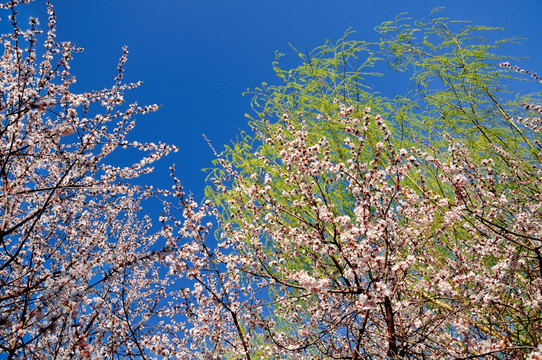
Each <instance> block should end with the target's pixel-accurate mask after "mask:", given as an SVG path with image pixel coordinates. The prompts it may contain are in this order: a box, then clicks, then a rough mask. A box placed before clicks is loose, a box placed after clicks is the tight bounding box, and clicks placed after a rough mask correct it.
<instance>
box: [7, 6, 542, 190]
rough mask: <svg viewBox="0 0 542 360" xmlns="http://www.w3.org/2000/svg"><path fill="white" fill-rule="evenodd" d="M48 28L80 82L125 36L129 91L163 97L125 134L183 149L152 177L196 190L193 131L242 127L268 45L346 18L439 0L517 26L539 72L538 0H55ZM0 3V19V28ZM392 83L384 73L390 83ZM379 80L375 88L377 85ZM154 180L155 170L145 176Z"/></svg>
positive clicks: (339, 31)
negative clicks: (69, 52)
mask: <svg viewBox="0 0 542 360" xmlns="http://www.w3.org/2000/svg"><path fill="white" fill-rule="evenodd" d="M52 2H53V4H54V6H55V9H56V13H57V17H58V33H57V34H58V39H59V40H70V41H73V42H75V43H77V45H79V46H81V47H84V48H85V50H86V51H85V52H84V53H83V54H79V55H78V56H77V57H76V59H75V61H74V62H73V63H72V70H73V73H74V74H76V75H77V76H78V86H80V87H81V89H87V90H90V89H102V88H104V87H106V86H111V84H112V82H113V80H112V79H113V77H114V76H115V71H116V64H117V61H118V58H119V56H120V55H121V48H122V46H123V45H128V47H129V51H130V56H129V61H128V64H127V66H126V70H127V71H126V77H127V79H128V80H131V81H137V80H142V81H143V82H144V84H143V86H142V87H141V88H140V89H138V90H136V91H133V92H132V94H131V95H130V96H129V98H128V99H129V100H137V101H138V102H139V103H140V104H148V103H157V104H159V105H162V108H161V109H160V111H159V112H158V113H156V114H151V115H149V116H145V117H141V121H140V122H139V124H138V126H137V128H136V131H135V133H134V136H135V137H136V138H138V140H140V141H141V140H143V141H154V142H157V141H159V140H162V141H164V142H168V143H174V144H176V145H177V146H179V147H180V148H181V151H180V152H179V153H177V154H174V155H171V156H169V157H168V158H166V159H165V160H162V166H161V167H158V169H157V174H156V176H157V177H158V180H159V183H160V185H162V186H168V187H169V185H170V183H169V179H168V178H167V174H168V172H167V167H168V166H169V164H171V163H172V162H175V163H176V168H177V170H178V174H179V176H180V177H181V180H182V181H183V183H184V185H185V187H186V188H187V189H188V190H190V191H192V192H194V193H195V194H196V197H197V198H201V196H202V193H203V188H204V183H203V181H204V174H203V173H202V172H201V169H202V168H204V167H207V166H209V164H210V161H211V160H212V159H213V154H212V153H211V151H210V149H209V148H208V147H207V145H206V143H205V141H204V140H203V138H202V136H201V134H203V133H205V134H207V135H208V137H209V138H210V139H211V140H212V142H213V144H214V146H215V147H216V148H217V149H221V148H222V145H223V144H224V143H227V142H229V141H230V140H231V139H233V138H235V136H236V135H237V134H238V133H239V131H240V130H241V129H246V119H245V117H244V114H245V113H248V112H250V104H249V101H250V98H249V97H243V96H242V95H241V93H242V92H243V91H245V90H246V89H247V88H253V87H255V86H258V85H259V84H260V83H261V82H262V81H265V82H268V83H274V82H275V77H274V74H273V71H272V66H271V62H272V61H273V60H274V53H275V50H279V51H281V52H284V53H287V54H288V56H287V57H286V58H285V61H286V62H290V63H292V64H296V62H297V61H298V58H297V56H296V55H295V54H293V53H292V52H289V45H288V44H289V43H291V44H293V45H294V46H296V47H297V48H299V49H304V48H307V49H309V50H310V49H312V48H314V47H316V46H318V45H320V44H322V43H323V42H324V41H325V39H331V40H333V41H334V40H336V39H338V38H339V37H341V36H342V35H343V34H344V32H345V30H346V29H347V28H349V27H351V28H352V29H353V30H355V31H356V35H355V36H354V37H353V38H358V39H363V40H368V41H376V40H378V35H377V34H376V33H375V32H374V30H373V29H374V27H375V26H376V25H378V24H380V23H381V22H382V21H385V20H392V19H393V18H395V16H396V15H397V14H398V13H400V12H409V13H410V15H411V16H412V17H414V18H416V19H421V18H425V19H427V18H428V17H429V14H430V12H431V10H432V9H433V8H435V7H439V6H444V7H445V8H446V10H445V11H444V12H443V13H442V16H446V17H449V18H452V19H458V20H470V21H472V22H473V23H474V24H477V25H489V26H502V27H505V28H506V29H507V31H506V32H505V33H503V37H505V36H525V37H527V38H529V40H527V41H526V42H525V43H524V45H521V46H515V47H511V48H509V51H508V52H509V53H513V54H516V55H518V56H529V57H531V60H528V61H526V62H524V63H522V64H521V65H523V66H524V67H526V68H530V69H533V70H535V71H538V72H539V73H541V72H542V46H541V45H542V22H541V21H540V16H541V15H542V0H525V1H505V0H454V1H444V0H440V1H439V0H432V1H430V0H420V1H417V0H410V1H406V0H401V1H399V0H380V1H376V0H375V1H366V0H327V1H324V0H311V1H309V0H272V1H271V0H258V1H257V0H228V1H224V0H154V1H149V0H144V1H143V0H92V1H88V0H87V1H82V0H53V1H52ZM44 3H45V1H43V0H38V1H37V2H36V3H34V4H33V5H27V6H26V8H25V11H24V12H23V13H24V14H25V15H28V14H32V15H35V16H38V17H39V18H40V20H41V23H42V24H43V25H46V23H47V18H46V14H45V12H44ZM6 17H7V13H3V14H2V22H1V23H0V29H2V32H3V31H5V29H6V26H7V24H8V22H7V18H6ZM391 85H393V84H391ZM382 90H383V91H384V90H385V89H382ZM152 182H153V183H156V182H157V181H156V180H154V179H153V180H152Z"/></svg>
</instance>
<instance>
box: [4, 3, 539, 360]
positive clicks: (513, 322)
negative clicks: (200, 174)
mask: <svg viewBox="0 0 542 360" xmlns="http://www.w3.org/2000/svg"><path fill="white" fill-rule="evenodd" d="M25 2H27V1H11V2H8V3H4V4H2V5H1V8H2V11H8V12H10V14H11V16H10V21H11V25H12V28H13V32H12V33H10V34H6V35H3V37H2V39H3V41H4V52H3V55H2V57H1V58H0V64H1V65H0V93H1V97H0V116H1V118H0V121H1V122H2V126H1V128H0V135H1V138H0V139H1V142H0V147H1V151H0V178H1V180H0V181H1V186H2V192H1V198H0V201H1V202H2V207H1V208H0V209H1V210H0V211H1V213H0V214H1V226H0V238H1V241H2V249H1V251H0V281H1V283H0V289H1V292H0V348H1V352H2V355H4V354H5V358H6V359H16V358H20V359H27V358H28V359H44V358H45V359H72V358H73V359H85V358H92V359H112V358H127V359H151V358H153V359H154V358H156V359H165V358H167V359H170V358H172V359H173V358H174V359H194V358H197V359H476V358H479V359H490V358H497V359H524V358H528V359H537V358H542V346H541V345H540V344H541V339H540V334H541V333H542V326H541V324H542V321H541V313H542V254H541V251H542V222H541V216H542V210H541V208H540V206H541V205H540V204H541V199H540V196H541V195H540V189H541V187H542V184H541V181H542V180H541V178H542V177H541V171H542V167H541V163H540V156H541V155H540V150H541V149H540V146H541V145H540V138H539V137H540V136H539V130H540V128H541V127H540V126H541V125H540V118H539V117H540V113H542V107H541V106H540V105H539V100H538V99H537V98H536V97H533V96H528V95H527V96H525V97H519V100H517V99H515V98H514V100H510V96H508V95H507V93H506V91H505V89H506V87H505V86H504V85H505V84H504V83H503V82H502V79H505V80H508V78H512V77H514V76H518V75H524V74H527V75H531V77H532V78H534V80H536V81H540V78H539V77H538V75H536V74H534V73H532V72H529V71H525V70H521V69H519V68H516V67H514V66H512V65H510V64H509V63H507V62H505V60H504V58H503V57H501V56H498V55H496V54H495V53H494V51H493V50H494V49H495V48H496V47H497V45H496V44H490V43H484V42H483V41H482V40H480V38H479V37H478V36H477V34H478V32H479V31H482V30H483V31H486V30H489V29H488V28H484V27H474V26H465V27H460V28H458V29H456V31H453V30H452V28H453V24H454V23H450V22H447V21H446V20H445V19H441V18H435V19H434V20H433V21H431V22H429V23H426V24H424V23H422V22H417V23H415V24H414V25H412V24H410V23H408V22H405V21H404V19H401V18H398V19H396V21H394V22H388V23H384V24H383V25H382V26H381V27H380V29H379V31H380V32H381V34H382V41H381V44H379V45H378V47H376V45H375V44H369V43H365V42H360V41H351V40H348V38H344V39H341V40H340V41H339V42H337V43H336V44H331V43H326V44H325V45H323V46H321V47H319V48H317V49H316V50H315V51H314V52H312V53H310V54H301V55H302V56H303V57H304V60H305V61H304V63H303V64H302V65H301V66H299V67H297V68H294V69H290V70H283V69H281V68H280V67H279V63H278V60H277V62H276V63H275V64H274V66H275V70H276V72H277V75H278V76H279V78H280V79H281V80H282V82H283V83H282V85H280V86H267V85H263V86H262V88H261V89H256V90H255V91H254V95H255V97H254V101H253V105H254V109H255V110H256V112H257V116H256V117H255V118H254V119H252V120H251V122H250V124H251V126H252V128H253V133H252V134H251V135H247V134H243V136H242V137H241V139H240V140H239V141H237V142H234V143H233V144H232V145H231V146H229V147H227V148H226V150H225V151H223V152H221V153H217V160H216V169H214V171H213V172H212V173H211V174H210V177H211V178H212V182H213V187H210V188H209V189H208V192H207V199H206V200H204V201H203V202H202V203H198V202H196V201H195V199H193V198H192V197H191V196H190V195H187V194H186V193H185V191H184V189H183V187H182V185H181V181H180V180H179V179H177V177H176V176H175V169H174V167H172V168H171V172H172V179H173V188H172V189H170V190H164V189H157V190H154V189H152V188H151V187H144V186H137V185H135V184H133V180H134V179H136V178H138V177H140V176H142V175H143V174H146V173H148V172H150V171H151V170H152V167H151V165H152V163H153V162H154V161H156V160H158V159H160V158H161V157H162V156H164V155H166V154H168V153H169V152H171V151H173V150H175V148H174V147H172V146H167V145H164V144H157V145H156V144H142V143H139V142H135V141H128V140H127V134H128V133H129V131H130V130H131V129H132V128H133V127H134V125H135V123H134V118H135V117H137V116H139V115H142V114H145V113H147V112H149V111H154V110H156V106H154V105H152V106H143V107H140V106H138V105H137V104H130V105H128V104H125V102H124V99H123V94H124V92H125V91H127V90H130V89H132V88H134V87H136V86H138V84H125V83H124V82H123V66H124V63H125V61H126V56H127V51H126V49H125V50H124V52H123V55H122V57H121V60H120V63H119V67H118V75H117V77H116V78H115V79H114V85H113V87H111V88H110V89H105V90H102V91H93V92H86V93H76V92H74V91H73V83H74V81H75V78H74V76H73V75H72V74H71V72H70V67H69V64H70V61H71V59H72V56H73V55H74V54H76V53H77V52H79V51H80V49H79V48H77V47H76V46H75V45H73V44H71V43H69V42H57V41H56V40H55V17H54V12H53V9H52V7H51V6H49V8H48V14H49V19H48V24H47V26H46V28H47V32H46V33H44V34H43V33H42V32H41V30H40V26H39V22H38V20H37V19H33V18H32V19H30V21H29V23H28V25H21V24H20V23H19V22H18V16H17V10H16V9H17V7H18V6H19V5H20V4H21V3H25ZM418 34H420V35H422V36H421V37H420V39H417V36H419V35H418ZM40 44H43V46H41V45H40ZM382 58H384V59H386V60H387V61H388V62H389V64H391V65H392V67H394V68H395V69H397V70H402V71H412V73H413V74H414V75H413V82H414V84H415V85H416V86H415V87H414V88H415V89H416V90H415V91H414V92H413V93H409V94H407V95H405V96H403V97H398V98H396V99H387V98H385V97H383V96H378V95H376V94H375V92H374V90H373V89H371V88H369V87H368V86H366V85H365V84H367V83H370V81H368V79H370V78H371V77H373V76H374V75H377V74H376V72H375V67H376V66H378V62H379V59H382ZM498 64H500V66H498ZM124 148H131V149H136V150H142V151H146V156H144V157H142V158H141V159H140V160H138V161H137V162H135V163H134V164H128V165H118V164H115V163H114V162H113V161H112V160H111V157H110V155H111V154H112V153H113V152H118V151H122V149H124ZM151 196H152V197H155V196H157V197H158V198H159V199H160V200H162V202H163V204H164V208H163V212H162V214H161V216H160V218H159V221H160V223H161V226H160V229H159V230H156V231H155V230H153V229H152V228H151V225H153V224H152V221H151V218H150V217H146V216H144V215H143V214H142V213H141V207H142V202H143V201H145V200H146V199H147V198H149V197H151ZM213 228H214V230H213Z"/></svg>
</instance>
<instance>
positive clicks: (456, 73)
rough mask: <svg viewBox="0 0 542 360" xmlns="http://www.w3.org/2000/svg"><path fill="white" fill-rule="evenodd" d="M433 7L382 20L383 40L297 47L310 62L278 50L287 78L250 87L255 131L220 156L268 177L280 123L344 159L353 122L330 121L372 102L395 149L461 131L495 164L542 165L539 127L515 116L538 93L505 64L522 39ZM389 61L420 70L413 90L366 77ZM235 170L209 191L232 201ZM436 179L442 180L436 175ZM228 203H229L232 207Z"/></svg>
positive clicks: (436, 142) (219, 172)
mask: <svg viewBox="0 0 542 360" xmlns="http://www.w3.org/2000/svg"><path fill="white" fill-rule="evenodd" d="M437 10H439V9H437ZM431 15H432V19H431V21H429V22H423V21H412V20H411V19H410V18H407V17H404V16H403V15H399V16H398V17H397V18H396V19H395V20H394V21H388V22H385V23H383V24H382V25H380V26H379V27H377V28H376V30H377V31H378V32H379V33H380V34H381V35H382V38H381V40H380V43H368V42H365V41H357V40H349V38H351V37H352V36H353V35H352V32H350V31H348V32H347V33H346V34H345V36H344V37H343V38H341V39H339V40H338V41H337V42H336V43H335V44H333V43H331V42H330V41H327V42H326V43H325V44H324V45H322V46H320V47H317V48H316V49H314V50H313V51H312V52H310V53H303V52H300V51H297V50H296V49H294V51H296V52H297V54H298V55H299V57H300V58H301V59H302V60H303V63H302V65H300V66H298V67H295V68H293V69H289V70H285V69H282V68H281V67H280V66H279V59H280V57H281V56H282V55H283V54H280V53H277V59H276V61H275V62H274V63H273V66H274V69H275V72H276V74H277V76H278V78H279V79H280V81H281V82H282V84H280V85H268V84H266V83H263V84H262V86H261V87H258V88H256V89H254V90H253V91H249V92H248V94H251V95H253V98H252V108H253V110H254V112H255V113H256V116H254V117H253V116H250V115H247V117H248V118H249V119H250V122H249V124H250V126H251V127H252V128H253V130H254V131H255V134H254V135H248V134H246V133H243V134H241V137H240V139H238V141H236V142H234V143H232V144H231V145H230V146H226V149H225V150H224V152H223V153H222V154H221V158H222V159H227V162H228V164H229V165H228V166H229V167H231V168H232V169H235V171H236V172H237V175H238V177H239V178H246V177H247V176H250V175H252V174H260V175H262V177H261V178H262V179H263V173H264V172H265V171H266V170H269V166H268V165H267V164H268V163H269V161H273V159H276V158H277V154H276V151H277V148H276V147H274V146H271V145H270V144H269V143H266V140H267V139H268V134H270V133H274V132H275V130H276V129H278V128H280V129H281V130H282V131H283V132H284V137H285V138H292V136H293V134H294V133H295V132H296V131H298V130H300V129H302V128H303V129H304V130H305V131H307V134H308V136H309V137H310V138H311V139H312V140H313V142H317V141H318V140H319V139H320V138H322V137H323V136H325V137H326V138H328V139H329V140H330V148H331V152H330V157H331V160H332V161H335V162H341V161H343V160H344V158H345V157H344V153H343V152H344V146H343V145H344V144H343V142H342V139H343V137H344V135H345V134H347V133H349V131H354V130H353V129H350V128H348V127H346V126H344V124H341V123H338V122H333V121H329V119H330V118H332V117H333V116H335V114H337V113H340V112H341V111H344V110H347V111H349V112H351V113H352V116H358V117H359V118H360V119H362V120H363V117H364V109H366V108H370V109H371V113H373V114H380V115H381V116H382V117H383V118H384V119H385V121H386V123H387V125H388V126H389V128H390V130H391V132H392V134H393V139H392V140H393V143H394V148H395V149H400V148H407V149H409V148H411V147H416V148H419V147H420V146H421V147H422V148H423V147H426V148H427V150H428V151H430V152H432V153H433V155H434V156H436V157H438V155H439V154H440V153H442V152H443V151H444V150H445V149H446V148H447V146H448V144H449V141H450V139H454V140H459V141H461V142H463V143H464V144H465V145H466V146H467V148H468V149H469V150H470V151H471V156H473V157H474V158H475V159H482V158H487V157H494V158H497V159H500V161H497V163H496V164H495V167H496V169H499V168H500V167H502V166H505V167H507V166H508V164H507V160H506V159H504V158H502V157H501V155H500V151H501V149H502V150H504V151H507V152H508V153H510V154H513V155H515V156H516V157H517V160H518V161H520V162H521V163H522V164H523V165H524V166H530V165H533V164H536V163H539V161H540V159H539V155H538V146H537V144H535V143H533V138H532V135H529V134H528V133H525V132H524V131H523V130H521V129H520V128H519V127H518V126H517V125H516V124H515V123H514V122H513V121H512V118H513V117H514V116H516V115H517V113H518V110H519V109H520V105H522V104H525V103H527V102H528V101H529V100H531V99H532V95H528V94H524V95H523V96H519V95H516V96H512V93H513V91H510V90H508V88H507V85H508V84H510V83H511V81H510V80H514V81H518V80H520V79H519V78H517V77H514V76H513V75H510V72H507V71H506V70H507V69H502V67H500V66H499V63H500V62H502V61H503V60H505V59H508V60H509V59H511V58H512V57H510V56H504V55H500V54H499V50H500V49H501V48H502V46H503V45H504V44H511V43H515V42H517V41H518V39H517V38H512V39H502V40H498V41H495V42H490V41H489V40H487V39H486V38H484V37H483V35H484V34H485V33H488V32H490V34H492V35H493V33H492V32H496V31H499V30H502V29H500V28H494V27H485V26H474V25H469V24H467V23H465V22H459V21H451V20H448V19H446V18H441V17H434V16H436V15H437V11H433V12H432V14H431ZM454 29H457V30H454ZM383 61H387V63H388V64H389V65H390V67H391V68H392V69H393V70H396V71H403V72H410V73H411V74H412V75H411V85H410V87H409V89H408V90H407V91H406V93H405V94H404V95H400V96H396V97H395V98H387V97H384V96H380V95H378V92H377V91H376V89H373V88H371V87H370V86H369V85H367V84H369V83H372V82H373V80H374V78H376V77H382V76H383V74H382V73H381V72H378V71H377V69H382V66H381V63H382V62H383ZM512 84H515V82H514V83H512ZM337 100H338V101H337ZM341 106H342V108H341ZM285 120H288V121H289V123H293V124H295V125H294V126H293V128H292V127H291V126H290V127H289V126H285ZM367 126H369V127H370V126H371V125H370V124H369V123H367ZM370 130H371V129H369V131H368V132H367V134H368V137H367V139H366V144H365V149H366V150H367V149H369V150H370V149H373V150H374V146H375V144H376V143H377V142H379V141H381V140H383V139H381V138H378V132H371V131H370ZM367 145H368V146H367ZM365 156H366V158H367V160H370V159H372V158H373V157H374V154H373V152H372V151H367V153H366V155H365ZM427 171H430V170H429V169H428V170H427ZM230 175H231V174H226V172H224V170H223V168H215V169H213V170H212V171H211V172H210V175H209V177H210V178H211V179H212V180H213V182H214V183H215V185H218V186H217V187H215V188H214V189H213V188H211V187H209V188H208V189H207V196H208V197H210V198H211V199H212V200H214V201H215V202H216V203H217V204H222V205H226V202H227V197H228V195H227V194H228V193H227V192H222V191H216V189H219V190H220V189H222V190H223V189H224V188H223V187H222V186H224V185H226V183H227V182H228V181H229V180H231V178H230ZM271 175H272V174H271ZM412 176H413V177H412V181H413V183H414V184H416V183H418V182H419V179H417V178H416V175H414V174H413V175H412ZM431 181H433V185H434V186H438V184H436V183H434V181H436V179H435V178H434V177H433V179H432V180H431V179H430V180H429V182H431ZM234 183H235V181H234V182H233V184H234ZM219 184H220V185H219ZM440 191H441V192H445V190H444V189H440ZM223 208H224V209H226V211H227V209H228V206H223Z"/></svg>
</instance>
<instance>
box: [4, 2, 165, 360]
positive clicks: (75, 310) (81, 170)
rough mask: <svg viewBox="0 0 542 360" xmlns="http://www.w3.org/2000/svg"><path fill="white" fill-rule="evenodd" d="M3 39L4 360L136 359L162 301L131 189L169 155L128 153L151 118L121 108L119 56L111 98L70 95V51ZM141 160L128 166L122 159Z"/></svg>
mask: <svg viewBox="0 0 542 360" xmlns="http://www.w3.org/2000/svg"><path fill="white" fill-rule="evenodd" d="M24 2H26V1H11V2H7V3H4V4H1V5H0V9H1V10H0V11H2V12H4V13H5V12H9V14H10V16H9V19H10V23H11V26H12V30H13V31H12V32H11V33H10V34H4V35H2V42H3V48H4V50H3V53H2V55H1V57H0V121H1V125H0V188H1V191H0V203H1V206H0V242H1V250H0V353H1V354H2V355H0V358H2V359H74V358H78V359H84V358H91V357H92V358H96V359H97V358H104V359H105V358H113V357H122V358H141V356H144V354H145V353H147V352H148V351H147V350H144V349H143V345H142V344H141V340H142V339H143V337H142V333H144V332H145V329H143V327H142V326H143V324H146V323H147V321H148V319H149V318H150V317H151V316H152V314H153V312H154V307H155V306H156V304H157V303H158V301H159V299H160V291H163V289H162V290H161V288H160V280H159V279H157V276H156V275H157V274H156V273H153V272H154V271H155V270H153V269H154V267H152V266H149V264H153V263H155V260H156V259H155V257H156V255H155V253H154V252H153V251H151V247H152V245H153V244H154V243H155V241H156V239H157V235H153V234H152V233H151V232H150V231H149V227H150V220H149V219H147V218H145V217H143V216H141V215H138V214H139V209H140V201H141V200H142V199H144V198H146V197H148V196H149V195H150V194H151V189H150V188H145V187H139V186H135V185H131V184H130V180H131V179H134V178H137V177H139V176H140V175H142V174H145V173H147V172H149V171H151V170H152V168H151V167H150V166H149V165H150V164H151V163H152V162H154V161H156V160H157V159H159V158H161V157H162V156H164V155H165V154H167V153H169V152H170V151H172V150H174V148H173V147H171V146H166V145H163V144H158V145H155V144H140V143H137V142H128V141H127V140H126V135H127V134H128V132H129V131H130V130H131V129H132V128H133V126H134V117H137V116H138V115H141V114H145V113H147V112H149V111H154V110H156V106H155V105H152V106H144V107H140V106H138V105H137V104H131V105H125V104H124V100H123V94H124V92H125V91H127V90H130V89H132V88H134V87H136V86H138V84H124V83H123V66H124V63H125V61H126V56H127V51H126V49H124V52H123V54H122V57H121V59H120V63H119V66H118V75H117V77H116V78H115V81H114V85H113V87H112V88H110V89H105V90H101V91H93V92H86V93H75V92H73V91H72V90H71V87H72V85H73V83H74V82H75V77H74V76H73V75H72V74H71V73H70V66H69V64H70V60H71V59H72V56H73V55H74V54H75V53H77V52H79V51H80V49H78V48H77V47H76V46H75V45H74V44H72V43H69V42H57V41H56V40H55V16H54V13H53V9H52V7H51V6H49V20H48V25H47V28H48V30H47V32H46V33H45V34H43V33H42V31H41V30H40V27H39V22H38V20H37V19H35V18H31V19H30V21H29V23H28V24H26V23H25V24H20V23H19V21H18V17H17V6H18V5H19V3H24ZM126 147H131V148H136V149H139V150H146V151H147V154H146V155H147V156H145V157H142V158H141V160H139V161H138V162H136V163H134V164H130V165H129V166H124V165H123V166H118V165H114V164H113V163H111V162H109V161H108V157H109V155H110V154H111V153H112V152H113V151H116V150H117V149H120V148H126Z"/></svg>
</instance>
